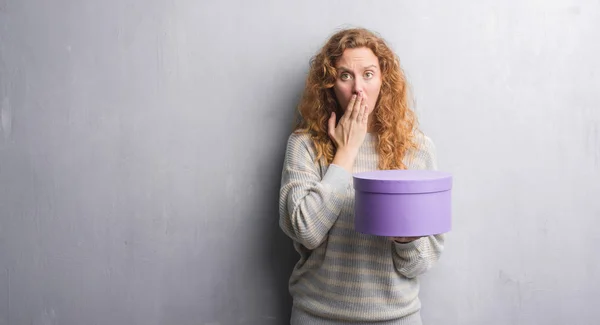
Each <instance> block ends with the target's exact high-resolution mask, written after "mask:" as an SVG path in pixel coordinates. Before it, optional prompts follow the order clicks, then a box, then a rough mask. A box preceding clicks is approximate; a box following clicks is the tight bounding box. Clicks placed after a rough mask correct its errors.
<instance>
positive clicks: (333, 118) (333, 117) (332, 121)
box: [328, 112, 335, 139]
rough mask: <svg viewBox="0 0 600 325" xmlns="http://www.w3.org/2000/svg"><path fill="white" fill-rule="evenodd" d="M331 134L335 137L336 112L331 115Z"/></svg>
mask: <svg viewBox="0 0 600 325" xmlns="http://www.w3.org/2000/svg"><path fill="white" fill-rule="evenodd" d="M328 131H329V136H330V137H331V138H332V139H335V112H331V116H330V117H329V130H328Z"/></svg>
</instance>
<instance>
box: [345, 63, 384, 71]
mask: <svg viewBox="0 0 600 325" xmlns="http://www.w3.org/2000/svg"><path fill="white" fill-rule="evenodd" d="M370 68H375V69H377V65H375V64H371V65H369V66H366V67H364V68H363V70H367V69H370ZM338 69H339V70H344V71H352V69H350V68H347V67H345V66H340V67H339V68H338Z"/></svg>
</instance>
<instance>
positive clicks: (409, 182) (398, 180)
mask: <svg viewBox="0 0 600 325" xmlns="http://www.w3.org/2000/svg"><path fill="white" fill-rule="evenodd" d="M353 178H354V189H355V190H357V191H361V192H370V193H398V194H399V193H431V192H440V191H447V190H450V189H451V188H452V175H451V174H449V173H446V172H441V171H435V170H415V169H408V170H377V171H372V172H363V173H356V174H354V176H353Z"/></svg>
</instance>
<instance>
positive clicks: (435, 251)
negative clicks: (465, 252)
mask: <svg viewBox="0 0 600 325" xmlns="http://www.w3.org/2000/svg"><path fill="white" fill-rule="evenodd" d="M416 159H420V160H421V161H417V163H418V164H420V165H421V166H423V167H424V169H430V170H437V160H436V152H435V146H434V144H433V142H432V141H431V139H429V138H428V137H426V136H424V138H423V142H422V149H421V150H420V151H419V154H418V155H417V156H416ZM444 241H445V234H438V235H431V236H426V237H422V238H419V239H417V240H414V241H412V242H410V243H405V244H402V243H397V242H393V244H392V245H394V252H393V255H392V256H393V260H394V266H395V268H396V270H398V272H400V273H401V274H402V275H404V276H405V277H407V278H414V277H417V276H419V275H421V274H424V273H425V272H427V271H428V270H429V269H430V268H431V267H433V265H434V264H435V263H436V262H437V261H438V260H439V258H440V255H441V254H442V251H443V250H444Z"/></svg>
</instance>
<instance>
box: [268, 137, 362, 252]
mask: <svg viewBox="0 0 600 325" xmlns="http://www.w3.org/2000/svg"><path fill="white" fill-rule="evenodd" d="M311 143H312V140H311V139H310V138H309V137H308V135H305V134H292V135H291V136H290V137H289V139H288V143H287V148H286V154H285V158H284V163H283V171H282V177H281V188H280V195H279V226H280V227H281V229H282V230H283V232H284V233H285V234H286V235H288V236H289V237H290V238H292V240H294V241H296V242H299V243H300V244H302V245H303V246H305V247H306V248H308V249H315V248H317V247H319V246H320V245H321V244H322V243H323V242H324V241H325V239H326V238H327V235H328V233H329V230H330V229H331V227H332V226H333V224H334V223H335V221H336V220H337V218H338V215H339V214H340V211H341V209H342V207H343V205H344V204H347V203H348V202H347V198H346V194H347V191H348V189H349V188H350V187H351V186H352V183H351V181H352V175H351V174H350V173H349V172H348V171H346V170H345V169H344V168H342V167H340V166H337V165H334V164H331V165H329V167H328V168H327V171H326V173H325V174H324V176H323V177H322V178H321V176H320V175H321V174H320V172H319V167H318V165H317V164H316V163H315V161H314V157H315V154H314V149H313V147H312V145H311Z"/></svg>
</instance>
